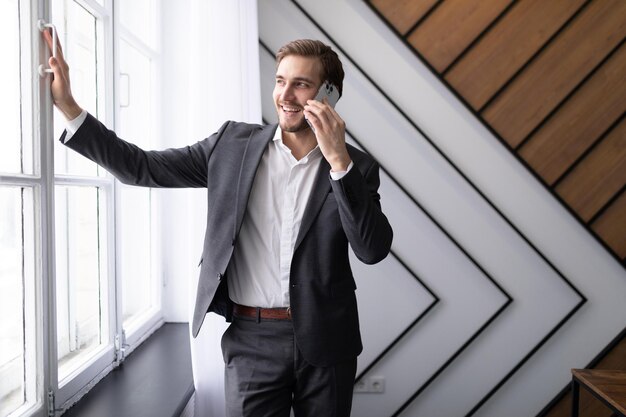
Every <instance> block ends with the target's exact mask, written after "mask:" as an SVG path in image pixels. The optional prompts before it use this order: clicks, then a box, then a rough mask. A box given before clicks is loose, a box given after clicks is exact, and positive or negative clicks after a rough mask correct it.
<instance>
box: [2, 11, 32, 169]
mask: <svg viewBox="0 0 626 417" xmlns="http://www.w3.org/2000/svg"><path fill="white" fill-rule="evenodd" d="M19 8H20V4H19V1H18V0H0V39H2V40H3V43H4V48H3V53H2V55H3V59H2V61H3V63H2V65H0V79H1V80H2V87H3V88H2V100H0V126H2V136H3V141H2V152H0V172H10V173H22V172H24V173H30V172H31V165H32V153H31V148H32V146H31V144H30V143H22V140H24V139H26V140H28V141H31V139H30V137H29V136H26V137H24V136H23V135H22V129H21V119H22V114H21V107H22V106H21V91H20V89H21V88H22V82H24V83H25V84H26V85H28V83H29V81H30V80H29V78H28V77H25V79H23V80H22V79H21V77H20V73H21V72H20V68H21V65H22V64H21V56H20V53H21V47H22V44H21V42H20V13H19ZM23 164H24V165H25V166H23Z"/></svg>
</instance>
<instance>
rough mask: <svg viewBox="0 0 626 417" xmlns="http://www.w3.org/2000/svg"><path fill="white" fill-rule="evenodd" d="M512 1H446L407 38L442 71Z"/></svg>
mask: <svg viewBox="0 0 626 417" xmlns="http://www.w3.org/2000/svg"><path fill="white" fill-rule="evenodd" d="M510 3H511V0H446V1H444V2H443V3H442V4H441V5H440V6H439V7H437V9H436V10H435V11H434V12H433V13H432V14H431V15H430V16H429V17H428V19H427V20H425V21H424V23H422V24H421V25H420V26H418V27H417V29H416V30H414V31H413V33H411V34H410V36H409V37H408V41H409V43H411V44H412V45H413V46H414V47H415V48H416V49H417V50H418V51H420V52H421V53H422V55H424V57H425V58H426V59H427V60H428V62H430V64H431V65H432V66H433V67H435V68H436V69H437V70H438V71H443V70H444V69H445V68H446V67H447V66H448V65H450V63H451V62H452V61H453V60H454V59H455V58H456V57H457V56H459V54H461V52H463V50H464V49H465V48H466V47H467V46H468V45H469V44H470V43H472V41H473V40H474V39H475V38H476V37H477V36H478V35H479V34H480V33H481V32H482V31H483V30H484V29H485V28H486V27H487V26H489V24H490V23H491V22H492V21H493V20H494V19H496V18H497V17H498V15H499V14H500V13H501V12H502V11H503V10H504V9H505V8H506V7H507V6H508V5H509V4H510Z"/></svg>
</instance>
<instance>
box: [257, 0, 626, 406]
mask: <svg viewBox="0 0 626 417" xmlns="http://www.w3.org/2000/svg"><path fill="white" fill-rule="evenodd" d="M446 3H447V4H446ZM472 3H473V0H464V1H453V0H430V1H429V0H423V1H417V2H414V1H388V0H372V2H371V3H365V2H362V1H360V0H347V1H345V2H334V1H332V0H300V1H288V0H259V30H260V41H261V48H260V49H261V75H262V85H261V88H262V97H263V98H264V99H265V100H267V99H268V98H270V97H271V88H272V84H273V71H274V62H273V53H274V52H275V51H276V50H277V48H278V47H279V46H280V45H282V44H283V43H284V42H286V41H288V40H291V39H294V38H302V37H310V38H319V39H322V40H325V41H326V42H328V43H330V44H332V45H333V46H334V48H335V50H337V51H338V52H339V53H340V56H341V57H342V60H343V62H344V66H345V69H346V84H345V85H344V91H345V94H344V97H343V98H342V99H341V100H340V103H339V104H338V106H337V109H338V112H339V113H340V114H341V115H342V117H344V119H345V120H346V122H347V126H348V132H347V140H348V141H350V142H351V143H353V144H354V145H355V146H359V147H361V148H363V149H364V150H366V151H367V152H369V153H370V154H372V155H373V156H374V157H375V158H376V159H377V160H378V161H379V162H380V164H381V167H382V171H381V195H382V197H383V199H382V202H383V207H384V209H385V211H386V212H387V214H388V216H389V218H390V221H391V222H392V224H393V226H394V230H395V232H396V235H395V239H394V246H393V253H392V255H391V256H390V257H389V258H388V259H387V260H385V261H384V262H383V263H381V264H380V265H376V266H375V267H373V268H370V267H361V266H360V265H359V264H358V262H355V263H354V266H355V268H354V272H355V278H356V281H357V286H358V291H357V296H358V299H359V307H360V311H361V319H362V323H361V326H362V332H363V337H364V344H365V350H364V352H363V354H362V355H361V357H360V358H359V369H358V377H359V378H367V377H370V376H376V375H383V376H385V377H386V390H385V393H384V395H372V394H370V395H355V403H354V413H353V414H354V415H358V416H360V417H369V416H371V417H374V416H376V417H382V416H418V415H420V416H421V415H433V416H434V415H441V416H449V417H452V416H457V415H458V416H473V415H477V416H478V415H480V416H502V415H507V416H511V417H515V416H520V417H521V416H526V415H534V414H537V413H540V412H542V410H544V411H545V407H546V404H548V403H551V400H553V399H554V398H555V395H556V394H558V393H559V391H562V389H563V387H564V386H565V385H566V384H567V380H568V376H569V373H568V369H569V368H570V367H583V366H585V365H587V364H589V363H590V362H593V363H594V364H595V363H597V362H599V361H600V359H602V358H604V359H603V360H605V361H607V360H608V359H607V358H611V357H612V356H610V355H612V354H613V355H615V354H616V353H618V351H617V350H615V349H613V350H612V351H611V352H610V353H609V354H608V355H606V354H604V353H605V352H603V351H604V350H605V348H606V347H607V346H608V347H611V348H613V347H614V346H616V345H617V346H618V348H619V347H620V346H622V345H621V344H619V342H620V341H621V340H622V339H623V337H618V338H616V337H615V335H616V334H618V333H620V334H621V332H622V331H623V330H624V323H626V316H624V311H622V310H623V309H622V308H621V307H622V306H623V302H622V301H621V300H622V299H623V297H622V296H621V294H623V293H624V291H625V290H626V279H625V278H626V277H625V275H624V271H623V268H622V267H621V266H619V265H617V263H616V262H615V259H613V258H612V257H611V256H607V252H606V249H605V248H603V247H600V245H598V244H597V242H598V241H597V240H594V238H591V236H590V235H589V234H588V232H586V231H585V230H587V231H591V232H592V233H595V236H602V237H603V239H604V240H603V241H606V242H608V241H611V242H613V241H619V240H620V239H621V238H622V235H620V234H619V233H615V232H614V228H612V227H607V226H606V225H605V224H607V223H608V224H610V225H614V224H616V222H617V223H619V222H620V220H615V219H616V217H617V218H619V217H620V216H621V215H622V214H621V213H622V212H623V211H624V210H623V209H622V210H619V209H618V210H615V208H618V207H623V204H624V203H625V202H626V197H625V198H621V196H623V195H624V187H623V186H622V187H621V188H620V187H619V186H618V187H617V191H616V193H615V194H614V195H611V193H612V192H613V190H615V188H616V186H615V184H614V183H617V184H619V181H620V180H619V178H620V172H621V171H620V166H621V165H620V164H621V162H620V161H621V159H620V157H619V156H616V155H612V156H611V158H612V159H611V161H612V162H611V163H610V164H608V165H607V164H604V163H603V162H602V163H599V162H598V161H600V160H601V161H604V159H605V156H606V155H607V154H613V152H611V150H612V149H614V147H615V146H617V147H618V148H619V147H620V146H621V145H620V141H619V139H620V136H619V134H617V133H615V132H618V131H615V132H613V129H615V128H618V127H619V126H620V119H619V118H617V119H615V120H613V121H612V122H610V124H609V126H607V127H606V128H605V129H604V130H603V131H601V132H599V133H598V138H601V139H596V140H594V142H593V143H592V144H590V145H589V146H588V147H587V149H585V150H583V151H582V153H581V154H580V155H579V156H578V157H577V159H576V162H575V163H572V164H571V165H570V166H568V167H566V168H565V170H564V171H563V172H566V173H567V174H568V175H565V176H562V178H560V177H559V178H557V180H555V181H554V184H555V186H554V188H553V187H552V184H550V185H549V188H548V189H549V190H550V193H547V194H546V195H544V194H545V190H546V187H543V186H540V185H537V181H536V179H537V178H540V177H539V176H538V174H536V173H535V174H534V175H535V176H533V175H531V174H529V172H528V168H529V167H530V164H529V162H527V161H526V159H524V158H523V157H522V156H521V155H520V152H521V149H523V147H524V146H530V144H532V135H526V136H529V138H523V139H524V140H523V141H522V142H520V143H521V144H522V146H520V147H519V149H514V148H513V147H511V146H510V145H509V144H508V142H507V141H506V139H505V138H504V137H502V136H501V135H500V134H499V133H498V131H496V130H495V129H494V128H493V127H492V126H490V125H489V124H487V123H486V122H485V120H486V119H485V117H484V116H483V114H482V113H481V112H479V111H480V110H481V108H482V112H485V111H486V109H488V108H489V106H492V105H493V106H495V105H496V104H497V101H496V100H497V98H498V97H499V96H500V95H502V94H504V92H505V91H507V88H510V86H511V85H512V84H513V81H514V80H515V79H516V78H517V77H518V76H520V74H522V73H524V71H526V70H528V68H530V66H531V64H532V62H535V61H536V60H537V59H538V57H540V56H541V55H542V54H543V53H545V51H546V50H547V48H548V47H549V46H550V45H552V44H553V42H554V41H555V40H556V39H558V38H559V36H562V34H563V33H564V31H565V30H566V28H567V27H569V26H570V25H571V24H572V23H573V22H575V21H576V19H579V18H580V16H581V14H582V13H583V12H584V11H585V10H587V8H589V7H590V6H591V5H592V4H593V2H590V1H587V2H585V1H583V0H578V1H577V0H569V1H567V2H549V3H550V6H549V7H548V9H549V10H546V11H545V12H543V13H542V12H541V11H540V10H538V9H537V7H539V5H540V4H541V3H543V4H545V3H546V2H539V1H532V0H528V1H507V2H502V1H496V0H489V1H485V2H484V3H489V4H491V5H492V8H489V9H486V8H483V7H481V4H478V3H479V2H477V1H476V2H475V3H476V4H474V5H473V6H472ZM480 3H483V2H480ZM557 3H558V4H557ZM565 3H567V4H565ZM612 4H613V5H614V4H615V2H613V3H612ZM451 5H456V6H457V7H451ZM520 5H524V7H523V8H521V7H520ZM383 8H386V11H385V12H384V13H386V14H384V13H383V12H382V11H379V9H381V10H382V9H383ZM460 8H463V12H460V11H459V9H460ZM494 8H495V9H494ZM600 9H601V10H604V9H603V8H600ZM329 10H332V13H329V12H328V11H329ZM494 10H497V11H495V12H494ZM604 13H606V12H604ZM511 16H530V18H531V19H534V20H535V21H537V22H536V23H537V25H540V26H541V29H540V30H537V33H536V34H533V33H534V32H533V31H532V29H531V28H528V27H527V26H528V25H527V24H520V23H519V22H517V20H515V22H516V25H514V26H515V27H513V28H509V29H505V28H503V27H502V22H505V21H508V22H510V21H511ZM602 16H604V15H602ZM380 17H382V18H383V19H380ZM429 19H437V21H438V22H440V23H439V24H438V25H432V23H431V24H430V25H431V27H432V28H433V31H435V32H437V33H439V34H440V36H442V37H443V38H445V39H440V44H441V45H445V48H446V54H440V51H438V50H437V49H436V48H435V49H433V50H432V51H431V53H432V54H434V55H433V56H435V55H437V54H440V55H437V57H436V59H439V60H440V61H439V63H438V66H439V68H440V69H439V70H437V69H435V66H434V65H433V64H430V63H428V61H426V60H423V58H422V55H421V53H420V51H418V50H416V49H415V47H414V46H413V45H412V44H411V43H410V42H409V38H410V37H411V36H414V38H413V39H416V38H415V36H417V35H416V34H417V33H424V28H425V27H426V28H428V26H423V25H426V24H427V22H428V21H429ZM555 19H556V20H555ZM592 20H593V19H592ZM384 22H386V23H387V25H391V23H390V22H393V24H394V25H397V28H393V29H392V32H391V31H389V30H388V29H389V27H385V24H384ZM431 22H432V21H431ZM443 22H450V24H454V25H456V26H458V27H456V26H455V27H454V28H450V29H449V31H448V32H450V33H446V31H442V30H441V27H440V25H441V24H444V23H443ZM468 24H471V25H474V26H475V25H478V26H479V27H470V26H471V25H470V26H467V25H468ZM529 29H530V32H525V34H521V35H520V34H519V33H518V31H520V30H522V31H528V30H529ZM435 32H432V33H430V34H429V36H430V37H431V39H434V37H436V35H435V34H434V33H435ZM452 32H455V33H452ZM491 33H496V34H498V36H497V37H496V38H492V37H491V36H490V34H491ZM528 33H531V34H532V35H531V36H529V35H528ZM611 36H613V35H612V32H611ZM505 37H506V38H508V39H510V40H511V41H514V42H517V43H518V47H515V48H511V50H509V49H508V48H506V47H502V45H500V44H498V42H497V40H498V38H500V39H502V38H505ZM468 38H469V39H468ZM487 41H489V42H490V43H489V44H483V43H482V42H487ZM619 42H621V40H619V41H618V43H617V44H616V45H615V46H614V47H613V49H611V50H610V51H609V52H608V53H607V54H606V55H605V56H604V57H602V58H600V61H599V63H596V64H594V65H591V68H590V69H589V70H588V71H587V74H584V75H583V76H582V78H580V79H579V81H578V83H574V85H573V86H572V87H571V88H570V90H569V91H566V92H565V93H563V94H564V97H565V98H568V99H569V98H571V97H573V96H574V95H576V94H584V93H585V89H584V85H585V83H586V82H587V81H589V80H591V79H592V78H594V77H595V79H596V80H601V79H602V78H601V77H602V76H601V75H598V74H601V73H600V72H599V71H600V69H601V68H602V67H603V66H604V64H605V63H608V62H609V60H610V59H611V58H612V57H615V56H618V51H619V48H620V43H619ZM481 45H485V46H481ZM481 48H482V49H481ZM481 50H482V51H483V52H481V53H480V54H479V56H480V57H482V58H481V59H483V60H484V62H482V63H481V62H478V61H475V62H477V64H472V63H471V62H469V61H467V59H468V57H470V56H472V54H473V51H481ZM406 51H409V52H415V53H416V54H417V56H418V57H420V60H417V61H415V62H413V63H412V64H411V65H412V67H410V66H408V67H407V65H406V64H408V63H409V62H411V59H410V57H409V55H410V54H409V55H407V54H405V52H406ZM503 53H504V54H509V55H508V57H505V58H502V57H501V55H502V54H503ZM484 54H487V55H489V56H491V57H490V58H489V57H484ZM410 56H411V57H413V58H414V56H413V55H410ZM381 57H384V58H385V59H384V60H381ZM497 59H502V61H501V62H500V63H499V64H498V68H495V69H494V68H492V67H491V66H490V63H491V62H492V61H494V60H497ZM511 62H512V63H513V64H512V65H513V67H509V66H508V63H511ZM424 63H425V64H426V65H427V66H428V67H429V68H430V71H432V72H433V73H434V74H436V75H437V77H436V79H434V80H431V79H430V77H429V75H430V74H426V73H428V71H426V73H424V71H423V70H422V66H423V65H424ZM613 65H616V64H613ZM618 66H619V65H617V66H615V68H617V67H618ZM464 67H465V68H466V69H467V71H474V74H475V76H477V75H478V74H480V75H482V74H483V73H484V72H485V71H487V70H490V71H493V72H492V73H491V75H489V76H488V77H487V80H488V81H492V80H493V85H491V86H490V89H491V90H490V91H491V92H490V93H489V94H484V92H483V91H482V90H481V89H480V88H478V89H476V88H475V86H473V85H471V84H472V82H471V76H470V78H469V79H468V78H466V77H467V76H466V74H465V70H464V71H460V70H458V68H464ZM535 71H536V70H535ZM605 72H606V74H610V73H612V72H611V71H606V70H605ZM603 73H604V72H603ZM453 76H454V79H456V80H458V83H459V85H460V84H464V85H465V86H466V87H467V88H468V89H469V90H472V89H473V90H472V91H473V94H476V95H477V96H476V98H474V99H473V100H475V101H474V102H473V104H471V105H470V104H469V100H467V99H465V98H464V97H463V96H462V95H461V94H460V93H459V92H458V91H457V90H455V89H454V88H453V87H451V84H452V81H451V80H452V79H453ZM605 78H606V77H605ZM596 82H600V81H596ZM439 83H441V84H442V85H443V86H444V88H443V89H441V88H439V86H438V85H436V84H439ZM446 86H447V88H448V89H451V90H447V89H446V88H445V87H446ZM450 91H453V92H454V94H456V97H455V95H450V94H449V93H450ZM563 91H565V90H563ZM509 94H510V93H509ZM481 95H482V96H481ZM511 97H514V96H511ZM515 97H516V98H515V99H516V100H519V98H517V96H515ZM457 99H461V102H462V103H464V104H465V105H466V106H467V108H468V109H469V110H470V113H469V114H470V115H473V116H478V117H479V120H481V121H482V122H483V123H484V124H483V125H481V126H476V125H474V121H475V120H476V119H475V118H474V117H472V118H471V120H469V119H468V118H467V117H466V116H464V115H462V114H464V112H463V111H461V110H460V109H459V108H458V106H457V102H458V100H457ZM511 100H512V99H511ZM555 101H557V103H556V105H555V106H554V107H553V108H551V109H549V110H547V113H546V115H545V116H543V118H541V120H539V121H538V122H537V124H536V125H535V126H533V127H531V128H530V130H529V132H532V133H533V134H534V133H537V132H539V131H540V130H541V129H542V128H545V127H547V126H548V124H549V123H548V122H549V120H550V119H551V118H553V117H555V116H556V115H557V114H558V113H559V112H560V111H561V110H563V109H565V106H564V104H565V102H563V100H562V99H561V100H555ZM566 101H567V100H566ZM544 111H545V110H544ZM273 113H274V110H273V105H272V103H271V101H269V102H264V103H263V116H264V119H265V120H266V122H272V121H273V120H274V114H273ZM454 113H457V114H454ZM496 113H497V112H496ZM555 120H556V119H555ZM485 127H486V128H487V129H485ZM596 129H598V128H596ZM483 130H484V132H486V134H485V133H484V132H482V131H483ZM492 136H493V138H494V139H495V140H494V141H492ZM498 139H499V140H500V141H499V142H498ZM605 141H607V142H606V143H605ZM502 144H505V145H506V146H505V147H503V146H502ZM494 145H497V146H494ZM527 149H529V148H527ZM502 151H504V153H503V152H502ZM510 151H513V153H511V152H510ZM507 155H508V157H507ZM510 158H512V159H510ZM581 158H582V159H581ZM587 158H589V159H588V160H587ZM585 160H587V161H585ZM504 161H507V162H506V163H504ZM503 163H504V164H503ZM598 164H600V165H602V166H603V168H602V169H603V171H602V172H603V173H604V174H603V175H608V176H610V177H611V178H613V180H612V181H611V182H610V184H605V182H604V181H598V180H594V179H593V178H588V172H589V171H590V170H595V169H596V167H597V166H598ZM517 166H519V167H520V168H521V171H522V172H520V171H518V170H517ZM570 175H571V178H573V180H569V177H570ZM594 175H595V174H594ZM577 178H578V180H576V179H577ZM583 178H584V181H585V182H586V184H587V185H586V187H597V186H598V185H599V184H600V183H601V187H600V188H601V189H600V190H598V191H594V195H593V196H592V197H591V198H588V197H581V196H579V195H578V194H576V191H575V189H576V188H577V187H573V189H572V188H571V185H570V182H571V181H574V180H575V181H574V183H576V184H578V183H582V181H583ZM542 181H544V183H546V185H547V182H545V180H543V179H542ZM507 183H508V185H507ZM535 187H538V188H539V189H540V190H542V191H541V192H536V191H537V190H536V189H535ZM556 187H559V190H558V192H557V191H556ZM608 195H610V196H609V197H607V196H608ZM540 196H541V197H540ZM546 196H547V197H548V199H547V200H546ZM555 197H556V198H557V199H559V200H560V201H561V202H562V203H563V202H565V201H570V200H571V201H577V203H576V204H578V205H580V206H585V207H587V208H586V209H587V210H590V209H593V210H597V211H596V214H595V215H593V216H592V218H590V219H589V220H588V221H587V222H582V220H581V222H579V223H576V221H574V222H573V224H574V225H572V224H570V221H569V218H570V216H569V214H568V212H567V211H565V210H564V209H563V206H562V205H559V204H557V205H556V206H554V205H552V204H551V201H552V200H554V198H555ZM572 204H574V203H572ZM577 207H578V206H577ZM598 207H599V208H598ZM598 213H599V214H598ZM535 216H538V217H535ZM607 219H608V220H607ZM622 222H623V221H622ZM581 223H583V224H584V225H585V228H586V229H583V228H581V227H580V225H581ZM578 228H580V230H582V231H583V232H584V233H583V234H580V233H578ZM556 230H559V232H555V231H556ZM590 242H592V243H590ZM570 243H571V245H570ZM605 244H606V243H605ZM615 247H617V246H615ZM581 251H582V252H581ZM612 251H613V252H612V253H613V254H614V253H615V252H614V251H615V249H612ZM581 254H584V256H581ZM620 259H621V258H620ZM600 271H601V272H600ZM594 274H599V275H598V277H597V278H595V279H594V282H590V281H589V280H588V279H586V278H587V277H589V276H593V275H594ZM599 322H601V323H603V326H596V325H595V323H599ZM598 352H601V353H602V355H600V356H601V358H599V359H598V360H595V361H592V359H593V358H594V357H597V356H598ZM616 356H619V355H616ZM609 366H610V363H609ZM559 398H560V397H559ZM550 405H551V404H550Z"/></svg>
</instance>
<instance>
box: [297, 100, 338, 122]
mask: <svg viewBox="0 0 626 417" xmlns="http://www.w3.org/2000/svg"><path fill="white" fill-rule="evenodd" d="M304 112H305V116H306V117H307V119H309V120H310V121H311V123H313V126H314V127H315V129H316V130H317V129H318V128H322V129H324V130H327V129H330V130H335V129H337V128H340V127H342V126H343V123H344V122H343V119H342V118H341V117H339V114H337V112H336V111H335V109H333V108H332V107H331V106H330V105H328V100H327V99H326V98H324V101H323V102H319V101H317V100H308V101H307V105H306V106H304Z"/></svg>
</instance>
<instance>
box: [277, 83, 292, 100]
mask: <svg viewBox="0 0 626 417" xmlns="http://www.w3.org/2000/svg"><path fill="white" fill-rule="evenodd" d="M294 98H295V94H294V89H293V86H292V85H291V84H290V83H287V85H285V86H284V87H283V90H282V91H281V93H280V99H281V100H282V101H292V100H293V99H294Z"/></svg>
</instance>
